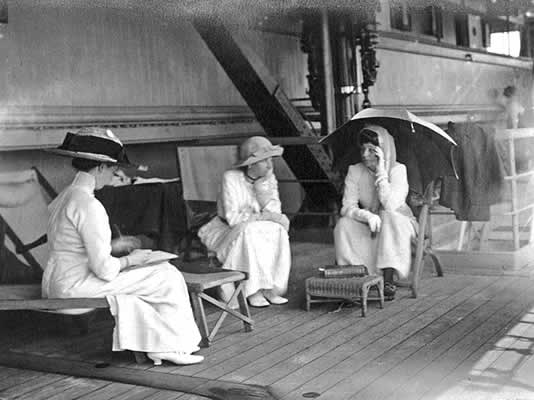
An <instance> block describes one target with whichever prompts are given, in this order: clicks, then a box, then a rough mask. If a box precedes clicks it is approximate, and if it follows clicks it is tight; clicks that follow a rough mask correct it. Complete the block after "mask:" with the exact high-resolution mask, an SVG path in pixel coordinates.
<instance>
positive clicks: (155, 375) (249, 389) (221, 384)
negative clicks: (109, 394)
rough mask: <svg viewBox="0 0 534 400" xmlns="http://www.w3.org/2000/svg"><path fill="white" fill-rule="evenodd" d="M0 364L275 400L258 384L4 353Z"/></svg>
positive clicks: (236, 399)
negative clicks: (103, 366)
mask: <svg viewBox="0 0 534 400" xmlns="http://www.w3.org/2000/svg"><path fill="white" fill-rule="evenodd" d="M0 365H3V366H6V367H10V368H21V369H30V370H35V371H42V372H49V373H54V374H64V375H70V376H79V377H85V378H91V379H102V380H105V381H111V382H122V383H127V384H130V385H141V386H148V387H153V388H156V389H161V390H174V391H177V392H185V393H192V394H196V395H199V396H205V397H208V398H211V399H218V400H276V397H274V395H273V394H272V393H271V392H270V391H269V389H268V388H266V387H263V386H259V385H246V384H241V383H234V382H229V381H221V380H214V379H205V378H198V377H192V376H184V375H177V374H170V373H161V372H153V371H147V370H144V369H143V370H140V369H133V368H120V367H114V366H109V367H105V368H97V367H96V366H95V365H93V364H92V363H87V362H83V361H75V360H63V359H59V358H54V359H53V360H52V359H50V358H49V357H44V356H38V355H32V354H19V353H14V352H10V351H9V352H4V353H2V355H0Z"/></svg>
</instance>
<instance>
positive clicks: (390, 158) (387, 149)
mask: <svg viewBox="0 0 534 400" xmlns="http://www.w3.org/2000/svg"><path fill="white" fill-rule="evenodd" d="M363 129H366V130H369V131H372V132H374V133H376V134H377V136H378V145H379V147H380V148H381V149H382V151H383V152H384V161H385V164H386V171H387V172H388V176H389V173H390V172H391V168H393V166H394V165H395V163H396V162H397V150H396V148H395V139H393V136H391V135H390V134H389V132H388V131H387V130H386V128H383V127H381V126H379V125H366V126H365V127H364V128H363ZM363 129H362V130H363Z"/></svg>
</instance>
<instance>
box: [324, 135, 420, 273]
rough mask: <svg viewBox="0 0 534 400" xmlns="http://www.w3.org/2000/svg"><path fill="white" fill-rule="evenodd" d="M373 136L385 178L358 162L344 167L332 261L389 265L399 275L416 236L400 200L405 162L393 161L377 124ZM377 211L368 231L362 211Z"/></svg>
mask: <svg viewBox="0 0 534 400" xmlns="http://www.w3.org/2000/svg"><path fill="white" fill-rule="evenodd" d="M373 130H376V131H377V133H378V134H379V138H380V141H381V145H380V147H381V148H382V150H383V151H384V156H385V158H386V160H387V162H386V165H387V171H389V173H388V176H387V178H386V179H381V180H377V179H376V176H375V174H374V172H371V171H370V170H369V169H368V168H367V167H366V166H365V165H364V164H362V163H358V164H355V165H351V166H350V167H349V170H348V173H347V176H346V178H345V190H344V193H343V206H342V208H341V218H340V219H339V221H338V223H337V224H336V227H335V229H334V245H335V249H336V262H337V264H338V265H358V264H363V265H365V266H367V268H368V270H369V272H370V273H372V274H376V273H377V272H378V270H381V269H384V268H394V269H395V270H396V271H397V272H398V274H399V276H400V277H401V278H405V277H407V276H408V274H409V272H410V267H411V258H412V254H411V241H412V239H413V237H414V236H415V235H416V220H415V217H414V216H413V213H412V211H411V209H410V207H408V205H407V204H406V196H407V195H408V191H409V186H408V177H407V171H406V166H405V165H404V164H401V163H398V162H396V161H395V159H396V152H395V144H394V141H393V138H392V137H391V135H389V133H387V131H385V130H384V129H383V128H380V129H378V127H373ZM369 211H370V212H373V213H375V214H378V215H379V216H380V218H381V220H382V226H381V229H380V232H379V233H378V234H376V235H372V234H371V231H370V229H369V225H368V224H367V223H366V213H368V212H369Z"/></svg>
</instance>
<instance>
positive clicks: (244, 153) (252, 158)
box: [234, 136, 284, 168]
mask: <svg viewBox="0 0 534 400" xmlns="http://www.w3.org/2000/svg"><path fill="white" fill-rule="evenodd" d="M283 152H284V149H283V148H282V147H281V146H278V145H276V146H275V145H273V144H272V143H271V142H270V141H269V139H267V138H265V137H263V136H252V137H250V138H248V139H247V140H245V141H244V142H243V143H242V144H241V146H240V147H239V160H238V162H237V164H235V165H234V167H235V168H238V167H246V166H248V165H252V164H254V163H257V162H258V161H262V160H266V159H267V158H271V157H279V156H281V155H282V153H283Z"/></svg>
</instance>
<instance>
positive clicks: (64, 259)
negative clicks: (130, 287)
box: [43, 172, 120, 295]
mask: <svg viewBox="0 0 534 400" xmlns="http://www.w3.org/2000/svg"><path fill="white" fill-rule="evenodd" d="M94 188H95V179H94V177H93V176H92V175H90V174H87V173H85V172H78V174H77V175H76V177H75V178H74V181H73V183H72V184H71V186H69V187H68V188H67V189H65V190H64V191H63V192H62V193H61V194H60V195H59V196H58V197H57V198H56V199H55V200H54V201H53V202H52V203H50V206H49V211H50V218H49V223H48V242H49V243H50V258H49V261H48V264H47V268H46V270H45V281H47V282H43V284H44V286H43V288H44V289H45V286H46V285H45V284H47V286H50V285H52V286H53V287H54V290H53V292H55V293H56V294H58V295H59V294H60V293H57V291H58V290H59V291H60V292H63V291H64V290H66V291H69V290H71V289H73V288H75V287H76V286H78V285H80V284H83V283H84V282H85V281H86V280H87V279H90V278H94V277H95V276H96V277H97V278H99V279H101V280H103V281H108V282H109V281H112V280H113V279H115V278H116V277H117V275H118V274H119V272H120V260H119V259H118V258H116V257H113V256H112V255H111V230H110V228H109V219H108V215H107V213H106V210H105V209H104V206H103V205H102V203H100V201H98V200H97V199H96V198H95V196H94V194H93V191H94Z"/></svg>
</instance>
